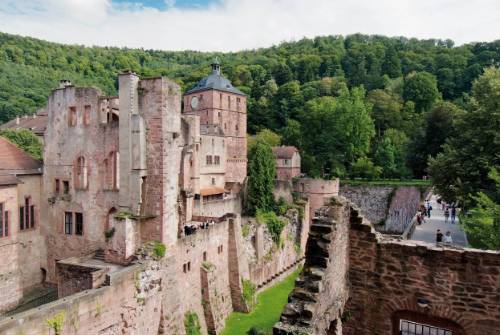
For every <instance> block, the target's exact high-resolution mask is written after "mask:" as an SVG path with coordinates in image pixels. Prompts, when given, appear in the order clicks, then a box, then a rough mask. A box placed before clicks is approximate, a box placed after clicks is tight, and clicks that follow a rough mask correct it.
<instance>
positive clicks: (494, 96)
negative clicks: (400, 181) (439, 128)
mask: <svg viewBox="0 0 500 335" xmlns="http://www.w3.org/2000/svg"><path fill="white" fill-rule="evenodd" d="M498 106H500V69H495V68H489V69H486V70H485V72H484V74H483V75H482V76H480V77H479V78H478V79H477V80H476V81H475V82H474V84H473V88H472V100H471V104H470V110H469V111H468V112H466V113H464V114H463V116H462V117H460V118H459V120H458V121H457V124H456V127H457V131H456V132H455V134H454V135H453V136H452V137H449V138H448V139H447V141H446V143H445V144H444V146H443V151H442V152H441V153H439V154H438V155H437V156H436V157H435V158H432V159H431V160H430V162H429V171H430V173H431V177H432V181H433V184H434V186H435V188H436V190H437V192H438V193H439V194H440V195H441V196H442V197H443V198H444V200H445V201H447V202H453V201H459V202H460V203H461V204H462V205H463V206H465V207H470V206H472V205H474V203H475V202H476V201H477V200H476V199H474V198H473V195H475V194H476V193H477V192H480V191H483V192H486V193H489V192H492V191H493V190H494V189H495V187H496V184H495V183H494V182H493V181H492V180H491V179H490V178H488V173H489V172H490V170H491V169H492V168H495V169H497V170H498V167H499V165H500V156H499V155H498V153H499V152H500V117H499V116H498V108H499V107H498Z"/></svg>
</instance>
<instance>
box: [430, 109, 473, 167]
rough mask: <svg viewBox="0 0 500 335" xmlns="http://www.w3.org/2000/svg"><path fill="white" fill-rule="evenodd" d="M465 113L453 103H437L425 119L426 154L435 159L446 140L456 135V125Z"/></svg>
mask: <svg viewBox="0 0 500 335" xmlns="http://www.w3.org/2000/svg"><path fill="white" fill-rule="evenodd" d="M463 114H464V111H463V110H461V109H460V108H459V107H458V106H456V105H454V104H453V103H451V102H447V101H445V102H439V103H437V104H436V105H435V106H434V107H433V108H432V109H431V110H430V111H429V112H428V113H427V115H426V117H425V122H426V126H425V140H424V142H425V152H426V154H427V155H430V156H432V157H435V156H436V155H437V154H438V153H439V152H441V146H442V145H443V144H444V143H445V141H446V139H447V138H449V137H451V136H454V135H455V134H456V131H457V129H456V127H455V123H456V121H457V120H459V119H460V117H462V115H463Z"/></svg>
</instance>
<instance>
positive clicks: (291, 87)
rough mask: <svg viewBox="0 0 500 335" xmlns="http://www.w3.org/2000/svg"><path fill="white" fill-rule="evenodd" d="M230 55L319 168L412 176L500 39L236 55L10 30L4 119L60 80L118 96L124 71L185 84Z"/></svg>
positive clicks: (256, 102)
mask: <svg viewBox="0 0 500 335" xmlns="http://www.w3.org/2000/svg"><path fill="white" fill-rule="evenodd" d="M215 56H218V57H219V59H220V60H221V62H222V66H223V67H222V69H223V73H224V75H225V76H227V77H228V78H229V79H230V80H232V82H233V84H234V85H235V86H237V87H239V88H240V89H241V90H242V91H243V92H245V93H246V94H248V96H249V104H248V122H249V124H248V126H249V127H248V129H249V132H250V133H252V134H255V133H258V132H259V131H261V130H263V129H270V130H272V131H273V132H275V133H277V134H278V135H280V136H281V141H282V143H284V144H292V145H296V146H297V147H299V148H300V149H301V152H302V158H303V166H304V170H305V172H307V173H308V174H310V175H312V176H319V175H322V176H326V177H328V176H339V177H368V178H377V177H383V178H410V177H421V176H422V175H424V174H426V173H427V171H426V169H427V161H428V159H429V157H431V156H432V157H435V156H436V155H437V154H438V153H439V152H440V151H441V150H442V147H441V146H442V144H443V143H444V142H445V140H446V139H447V138H449V137H450V136H453V134H454V132H455V131H456V129H455V123H456V122H455V121H456V119H457V118H459V117H460V116H461V115H463V114H464V113H466V110H467V108H468V106H469V105H470V104H469V100H470V99H469V92H470V91H471V88H472V83H473V81H474V80H475V79H476V78H478V77H479V76H480V75H481V74H482V73H483V71H484V69H485V68H487V67H491V66H498V65H499V64H500V40H499V41H495V42H491V43H473V44H467V45H463V46H458V47H455V46H454V45H453V42H452V41H450V40H434V39H431V40H417V39H407V38H402V37H400V38H388V37H384V36H367V35H351V36H347V37H343V36H326V37H317V38H314V39H302V40H300V41H297V42H287V43H281V44H279V45H277V46H274V47H271V48H265V49H258V50H248V51H241V52H234V53H202V52H196V51H184V52H168V51H157V50H143V49H125V48H124V49H120V48H103V47H83V46H73V45H61V44H56V43H49V42H44V41H41V40H37V39H33V38H26V37H19V36H13V35H8V34H1V33H0V123H1V122H5V121H7V120H9V119H12V118H14V117H15V116H16V115H21V114H30V113H34V112H35V110H36V109H37V108H38V107H41V106H43V105H44V104H45V102H46V99H47V96H48V94H49V92H50V90H51V89H53V88H55V87H56V86H57V82H58V80H59V79H62V78H67V79H70V80H72V81H73V82H74V83H76V84H77V85H94V86H97V87H99V88H101V89H102V90H103V91H104V92H105V93H106V94H116V91H117V77H116V75H117V73H119V72H120V71H122V70H125V69H131V70H133V71H135V72H137V73H138V74H140V75H142V76H152V75H164V76H168V77H170V78H172V79H174V80H176V81H177V82H178V83H179V84H180V85H181V86H182V88H183V89H184V90H186V89H189V88H190V87H192V86H193V85H194V84H195V83H196V82H197V81H198V80H199V79H200V78H201V77H203V76H204V75H206V74H207V73H208V72H209V70H210V67H209V66H208V65H209V63H210V62H211V60H212V59H213V58H214V57H215Z"/></svg>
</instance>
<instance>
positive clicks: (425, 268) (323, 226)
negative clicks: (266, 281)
mask: <svg viewBox="0 0 500 335" xmlns="http://www.w3.org/2000/svg"><path fill="white" fill-rule="evenodd" d="M347 236H348V238H347ZM499 291H500V252H495V251H482V250H476V249H455V248H451V247H444V246H435V245H432V244H427V243H424V242H415V241H398V240H395V239H392V238H388V237H385V236H384V235H382V234H380V233H377V232H376V231H375V229H374V228H373V226H372V225H371V223H370V222H368V221H367V220H366V219H364V218H363V217H362V215H361V212H360V210H359V209H358V208H357V207H356V206H355V205H353V204H351V203H349V202H348V201H346V200H345V199H344V198H341V197H339V198H335V199H334V200H333V202H332V204H331V205H330V206H328V207H325V208H322V209H321V210H320V211H319V212H318V216H317V217H316V218H315V219H314V220H313V225H312V226H311V233H310V235H309V239H308V242H307V249H306V261H305V266H304V273H303V274H302V275H301V278H300V280H298V281H297V283H296V287H295V289H294V290H293V291H292V293H291V295H290V296H289V304H288V305H287V306H286V307H285V309H284V311H283V313H282V316H281V319H280V322H279V323H278V324H276V325H275V328H274V334H275V335H283V334H287V335H288V334H290V335H291V334H315V335H316V334H344V335H365V334H366V335H374V334H393V335H398V334H400V330H399V329H400V328H399V327H400V322H401V321H405V322H406V321H408V322H414V323H417V324H423V325H428V326H431V327H436V328H441V329H446V330H450V331H452V332H453V334H454V335H455V334H458V335H465V334H467V335H480V334H498V330H499V329H500V321H499V320H500V301H499V300H498V292H499ZM346 300H347V303H345V302H346Z"/></svg>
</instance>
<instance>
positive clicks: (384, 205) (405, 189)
mask: <svg viewBox="0 0 500 335" xmlns="http://www.w3.org/2000/svg"><path fill="white" fill-rule="evenodd" d="M339 194H340V195H341V196H344V197H346V198H347V199H349V200H350V201H352V202H353V203H354V204H356V205H357V206H358V207H359V208H360V209H361V212H362V213H363V216H365V217H366V218H367V219H368V220H369V221H370V222H371V223H373V224H374V226H375V228H376V229H377V230H378V231H380V232H384V233H390V234H402V233H403V232H404V230H405V229H406V228H407V227H408V226H409V225H410V224H411V221H412V219H413V217H414V216H415V213H416V212H417V210H418V208H419V204H420V202H421V201H422V199H423V197H424V194H422V190H420V189H419V188H418V187H415V186H397V187H395V186H372V185H359V186H351V185H343V186H341V187H340V192H339Z"/></svg>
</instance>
